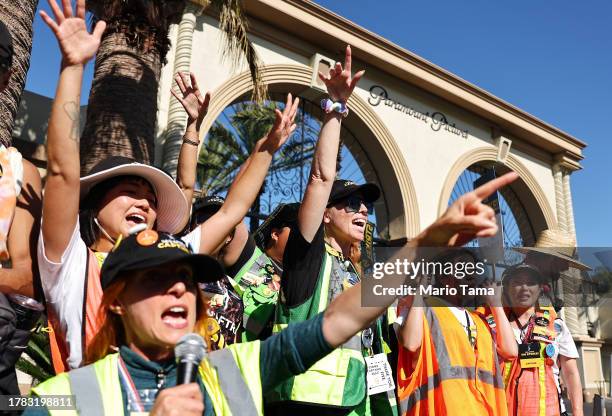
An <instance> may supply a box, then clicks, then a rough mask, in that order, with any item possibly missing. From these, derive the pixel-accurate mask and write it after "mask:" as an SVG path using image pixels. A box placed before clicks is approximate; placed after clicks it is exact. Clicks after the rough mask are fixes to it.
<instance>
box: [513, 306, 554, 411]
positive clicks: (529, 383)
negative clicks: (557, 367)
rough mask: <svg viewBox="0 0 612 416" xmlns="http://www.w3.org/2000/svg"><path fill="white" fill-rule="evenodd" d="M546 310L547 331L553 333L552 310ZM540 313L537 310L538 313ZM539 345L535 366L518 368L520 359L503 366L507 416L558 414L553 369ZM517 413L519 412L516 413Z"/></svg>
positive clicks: (544, 345)
mask: <svg viewBox="0 0 612 416" xmlns="http://www.w3.org/2000/svg"><path fill="white" fill-rule="evenodd" d="M542 309H548V310H549V318H548V319H549V324H548V331H550V332H551V333H552V332H555V330H554V322H555V320H556V319H557V316H556V313H555V312H554V309H552V308H548V307H543V308H542ZM538 312H539V311H538ZM539 344H540V357H542V358H541V361H540V363H539V365H538V366H537V367H533V368H524V369H521V364H520V360H519V359H518V358H517V359H514V360H512V361H507V362H506V363H505V364H504V384H505V386H506V395H507V397H508V407H509V413H510V414H511V415H512V416H515V415H519V414H523V413H524V414H528V415H536V414H537V416H552V415H558V414H559V413H560V411H561V410H560V404H559V391H558V390H557V384H556V382H555V376H554V374H553V371H552V367H551V366H548V365H546V364H545V361H544V359H545V357H546V354H545V348H546V345H547V344H546V343H545V342H539ZM519 410H520V412H519Z"/></svg>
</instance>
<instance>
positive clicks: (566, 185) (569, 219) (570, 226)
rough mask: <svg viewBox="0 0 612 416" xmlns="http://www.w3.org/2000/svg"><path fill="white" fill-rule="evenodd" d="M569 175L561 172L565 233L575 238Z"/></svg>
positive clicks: (568, 172) (569, 173) (567, 172)
mask: <svg viewBox="0 0 612 416" xmlns="http://www.w3.org/2000/svg"><path fill="white" fill-rule="evenodd" d="M570 175H571V172H570V171H568V170H566V171H565V172H563V193H564V194H565V213H566V224H567V231H568V232H569V233H570V234H571V235H572V236H573V237H574V240H577V238H576V225H575V223H574V207H573V205H572V192H571V190H570Z"/></svg>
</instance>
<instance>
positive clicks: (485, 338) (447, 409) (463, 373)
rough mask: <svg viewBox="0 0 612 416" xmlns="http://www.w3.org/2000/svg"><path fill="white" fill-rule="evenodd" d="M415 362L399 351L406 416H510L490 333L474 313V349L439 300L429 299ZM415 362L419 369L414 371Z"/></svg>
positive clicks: (401, 396) (402, 405) (400, 390)
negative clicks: (457, 415)
mask: <svg viewBox="0 0 612 416" xmlns="http://www.w3.org/2000/svg"><path fill="white" fill-rule="evenodd" d="M426 305H427V306H425V307H424V315H425V319H423V341H422V343H421V348H420V350H419V352H418V353H417V354H418V356H417V357H413V355H412V354H410V352H409V351H408V350H407V349H405V348H402V347H400V352H399V360H398V370H397V378H398V380H397V383H398V397H399V400H400V412H401V414H402V415H410V416H412V415H455V414H458V413H461V414H465V415H502V416H505V415H507V410H508V409H507V406H506V395H505V393H504V384H503V379H502V370H501V368H500V365H499V361H498V357H497V351H496V349H495V344H494V342H493V337H492V335H491V332H490V330H489V327H488V326H487V325H486V324H485V322H484V321H483V319H482V318H481V317H480V315H478V314H477V313H475V312H469V314H470V316H471V317H472V320H473V321H474V323H475V326H476V344H475V348H474V347H472V344H471V343H470V341H469V340H468V338H467V336H466V333H465V330H464V328H463V326H462V325H461V324H460V323H459V322H458V320H457V318H456V317H455V315H454V314H453V312H452V311H451V310H450V308H449V307H445V306H444V304H443V303H442V301H441V300H439V299H436V298H428V299H426ZM413 358H416V360H415V361H416V364H415V365H414V370H413V369H412V366H413Z"/></svg>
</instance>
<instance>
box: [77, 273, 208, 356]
mask: <svg viewBox="0 0 612 416" xmlns="http://www.w3.org/2000/svg"><path fill="white" fill-rule="evenodd" d="M126 286H127V279H126V278H119V279H118V280H117V281H115V282H113V283H111V284H110V285H109V286H108V287H107V288H106V289H104V294H103V295H102V302H101V304H100V309H99V311H98V322H100V323H101V325H100V326H99V328H100V330H99V331H98V333H97V334H96V335H95V336H94V338H93V339H92V340H91V343H90V344H89V345H88V346H87V350H86V353H85V364H91V363H94V362H96V361H98V360H100V359H102V358H104V357H106V356H107V355H108V354H110V353H113V352H115V351H116V350H117V349H118V348H119V347H120V346H121V345H125V344H126V338H125V330H124V328H123V321H122V320H121V317H120V316H119V315H117V314H116V313H113V312H111V311H110V306H111V305H112V304H113V303H114V302H115V301H116V300H117V298H118V297H119V294H120V293H121V292H123V290H124V289H125V287H126ZM207 318H208V315H207V314H206V301H205V299H204V295H203V294H202V291H201V290H200V289H199V288H198V289H197V294H196V323H195V327H194V329H193V331H194V332H195V333H197V334H200V335H201V336H202V337H203V338H204V339H205V340H206V342H207V343H208V342H209V338H210V337H208V336H207V334H206V320H207ZM208 347H209V350H210V345H209V346H208Z"/></svg>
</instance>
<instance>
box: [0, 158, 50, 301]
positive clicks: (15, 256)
mask: <svg viewBox="0 0 612 416" xmlns="http://www.w3.org/2000/svg"><path fill="white" fill-rule="evenodd" d="M41 193H42V185H41V183H40V174H39V173H38V170H37V169H36V167H35V166H34V165H33V164H31V163H30V162H28V161H27V160H24V161H23V186H22V189H21V193H20V194H19V197H18V198H17V206H16V208H15V216H14V217H13V222H12V224H11V229H10V231H9V235H8V246H9V250H10V255H11V268H10V269H2V268H0V292H2V293H19V294H22V295H25V296H29V297H34V288H33V279H34V276H36V269H37V268H36V261H35V255H36V242H37V241H38V233H39V231H40V228H39V227H40V213H41V205H42V204H41V197H42V195H41Z"/></svg>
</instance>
